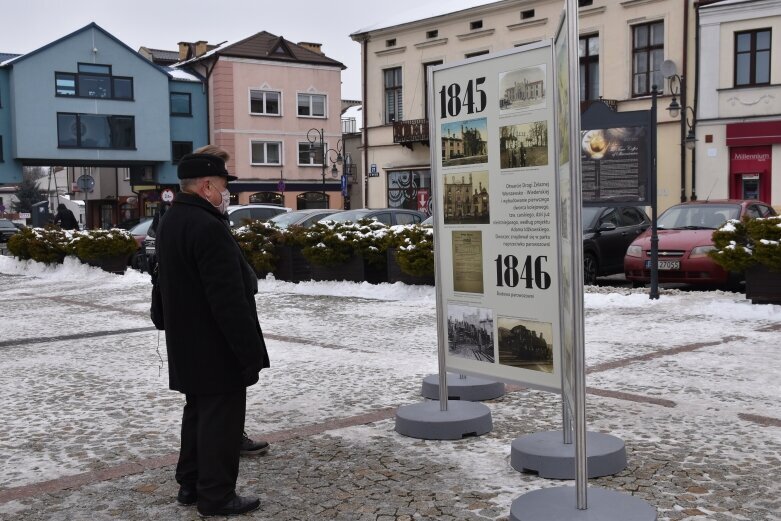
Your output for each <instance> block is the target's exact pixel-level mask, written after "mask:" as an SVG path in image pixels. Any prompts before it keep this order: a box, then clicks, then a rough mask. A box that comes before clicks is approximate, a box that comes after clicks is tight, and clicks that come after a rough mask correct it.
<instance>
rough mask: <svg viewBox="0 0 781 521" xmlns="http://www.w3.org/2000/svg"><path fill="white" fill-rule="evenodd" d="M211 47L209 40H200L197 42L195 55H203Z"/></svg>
mask: <svg viewBox="0 0 781 521" xmlns="http://www.w3.org/2000/svg"><path fill="white" fill-rule="evenodd" d="M208 49H209V47H208V42H207V41H205V40H198V41H197V42H195V56H196V57H198V56H203V55H204V54H206V51H207V50H208Z"/></svg>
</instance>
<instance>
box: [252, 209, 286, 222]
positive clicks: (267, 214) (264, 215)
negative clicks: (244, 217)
mask: <svg viewBox="0 0 781 521" xmlns="http://www.w3.org/2000/svg"><path fill="white" fill-rule="evenodd" d="M283 212H284V210H283V209H282V208H279V209H276V208H250V215H251V216H252V219H253V220H260V221H267V220H268V219H271V218H272V217H274V216H275V215H278V214H280V213H283Z"/></svg>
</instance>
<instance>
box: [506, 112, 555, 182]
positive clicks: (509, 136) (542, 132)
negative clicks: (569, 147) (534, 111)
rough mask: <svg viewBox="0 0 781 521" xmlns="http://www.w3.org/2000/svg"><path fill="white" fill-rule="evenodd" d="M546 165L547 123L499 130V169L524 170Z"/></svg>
mask: <svg viewBox="0 0 781 521" xmlns="http://www.w3.org/2000/svg"><path fill="white" fill-rule="evenodd" d="M547 164H548V122H547V121H532V122H530V123H522V124H520V125H507V126H506V127H500V130H499V168H501V169H502V170H507V169H511V168H526V167H530V166H545V165H547Z"/></svg>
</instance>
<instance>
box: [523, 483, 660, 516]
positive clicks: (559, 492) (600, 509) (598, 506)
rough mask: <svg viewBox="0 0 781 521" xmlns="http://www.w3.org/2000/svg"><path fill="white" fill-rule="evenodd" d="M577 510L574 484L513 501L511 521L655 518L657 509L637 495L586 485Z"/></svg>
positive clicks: (539, 491) (537, 491)
mask: <svg viewBox="0 0 781 521" xmlns="http://www.w3.org/2000/svg"><path fill="white" fill-rule="evenodd" d="M586 498H587V506H588V508H587V509H586V510H578V508H577V497H576V492H575V487H554V488H545V489H542V490H534V491H532V492H529V493H528V494H524V495H522V496H520V497H519V498H517V499H516V500H515V501H513V503H512V506H511V507H510V521H656V509H655V508H654V507H652V506H651V505H649V504H648V503H647V502H645V501H643V500H642V499H640V498H637V497H634V496H630V495H629V494H625V493H622V492H616V491H615V490H607V489H604V488H597V487H589V488H588V489H587V496H586Z"/></svg>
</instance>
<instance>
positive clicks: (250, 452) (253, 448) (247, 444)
mask: <svg viewBox="0 0 781 521" xmlns="http://www.w3.org/2000/svg"><path fill="white" fill-rule="evenodd" d="M268 447H269V445H268V442H267V441H263V440H261V441H255V440H253V439H251V438H250V437H249V436H247V433H246V432H244V433H242V435H241V450H240V452H239V453H240V454H241V455H242V456H261V455H263V454H265V453H267V452H268Z"/></svg>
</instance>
